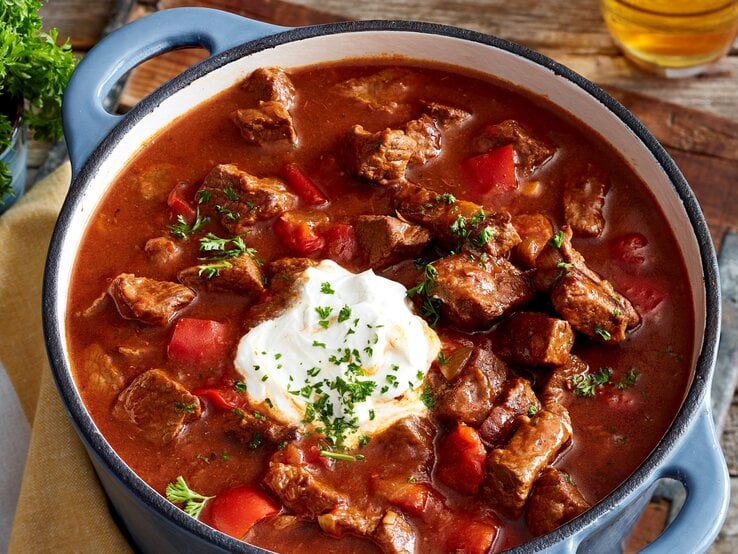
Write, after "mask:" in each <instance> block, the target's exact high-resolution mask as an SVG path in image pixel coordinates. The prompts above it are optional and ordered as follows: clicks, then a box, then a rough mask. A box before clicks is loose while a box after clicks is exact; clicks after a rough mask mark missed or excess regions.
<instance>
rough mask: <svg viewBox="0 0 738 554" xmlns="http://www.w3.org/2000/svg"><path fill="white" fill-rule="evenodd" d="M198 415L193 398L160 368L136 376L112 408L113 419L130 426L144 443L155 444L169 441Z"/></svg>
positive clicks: (198, 405)
mask: <svg viewBox="0 0 738 554" xmlns="http://www.w3.org/2000/svg"><path fill="white" fill-rule="evenodd" d="M200 413H201V408H200V401H199V400H198V399H197V397H196V396H193V395H192V394H190V392H189V391H188V390H187V389H186V388H184V387H183V386H182V385H180V384H179V383H178V382H176V381H175V380H173V379H171V378H170V377H169V376H168V375H167V374H166V373H165V372H164V371H163V370H161V369H150V370H149V371H146V372H144V373H142V374H141V375H139V376H138V377H136V378H135V379H134V380H133V381H132V382H131V384H130V385H128V387H127V388H126V389H125V390H124V391H123V392H121V393H120V395H119V396H118V400H117V401H116V403H115V406H114V407H113V417H115V418H116V419H118V420H119V421H124V422H131V423H133V424H134V425H136V427H138V429H139V430H140V432H141V435H142V436H143V437H144V438H145V439H146V440H147V441H149V442H151V443H153V444H158V445H165V444H167V443H170V442H171V441H173V440H174V439H175V438H176V437H177V435H179V433H180V431H181V430H182V428H183V427H184V425H185V423H187V422H189V421H192V420H194V419H197V418H198V417H200Z"/></svg>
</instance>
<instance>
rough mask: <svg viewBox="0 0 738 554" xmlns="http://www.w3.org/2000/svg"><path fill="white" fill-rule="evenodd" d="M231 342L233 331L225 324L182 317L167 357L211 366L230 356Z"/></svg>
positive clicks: (175, 326) (170, 340)
mask: <svg viewBox="0 0 738 554" xmlns="http://www.w3.org/2000/svg"><path fill="white" fill-rule="evenodd" d="M231 341H232V340H231V329H230V327H229V326H228V325H226V324H225V323H220V322H218V321H212V320H210V319H193V318H189V317H182V318H180V319H178V320H177V323H176V324H175V325H174V331H173V332H172V338H171V339H169V346H168V348H167V355H168V356H169V358H170V359H172V360H178V361H181V362H187V363H191V364H211V363H214V362H216V361H218V360H222V359H225V358H226V357H227V356H228V354H229V351H230V349H231Z"/></svg>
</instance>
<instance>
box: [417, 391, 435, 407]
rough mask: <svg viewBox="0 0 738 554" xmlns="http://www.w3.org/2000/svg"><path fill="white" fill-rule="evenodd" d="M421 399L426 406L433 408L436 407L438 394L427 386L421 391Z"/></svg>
mask: <svg viewBox="0 0 738 554" xmlns="http://www.w3.org/2000/svg"><path fill="white" fill-rule="evenodd" d="M420 400H421V401H422V402H423V404H425V407H426V408H428V409H429V410H432V409H433V408H435V407H436V396H435V395H434V394H433V391H432V390H430V388H428V387H425V388H424V389H423V392H422V393H420Z"/></svg>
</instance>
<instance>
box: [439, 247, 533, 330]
mask: <svg viewBox="0 0 738 554" xmlns="http://www.w3.org/2000/svg"><path fill="white" fill-rule="evenodd" d="M433 267H435V269H436V277H435V283H434V285H433V287H432V289H431V293H432V295H433V297H434V298H436V299H438V300H440V302H441V308H440V310H441V314H442V315H443V317H444V318H446V319H447V320H448V321H450V322H451V323H453V324H454V325H457V326H458V327H461V328H463V329H467V330H481V329H485V328H487V327H489V325H490V324H491V323H492V322H493V321H494V320H495V319H496V318H498V317H500V316H502V315H504V314H505V313H506V312H507V311H508V310H511V309H513V308H515V307H517V306H520V305H522V304H525V303H526V302H528V301H530V300H531V299H532V298H533V295H534V292H535V290H534V288H533V285H532V282H531V280H530V277H529V275H528V274H527V273H524V272H522V271H520V270H519V269H518V268H516V267H515V266H514V265H512V264H511V263H510V262H508V261H507V260H506V259H505V258H492V257H487V258H486V259H485V260H484V261H482V260H481V259H479V260H477V259H474V260H470V258H469V256H468V255H465V254H455V255H453V256H447V257H446V258H441V259H440V260H438V261H437V262H435V263H434V264H433Z"/></svg>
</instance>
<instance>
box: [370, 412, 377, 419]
mask: <svg viewBox="0 0 738 554" xmlns="http://www.w3.org/2000/svg"><path fill="white" fill-rule="evenodd" d="M375 417H376V414H375V413H374V410H369V421H374V418H375Z"/></svg>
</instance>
